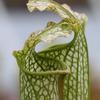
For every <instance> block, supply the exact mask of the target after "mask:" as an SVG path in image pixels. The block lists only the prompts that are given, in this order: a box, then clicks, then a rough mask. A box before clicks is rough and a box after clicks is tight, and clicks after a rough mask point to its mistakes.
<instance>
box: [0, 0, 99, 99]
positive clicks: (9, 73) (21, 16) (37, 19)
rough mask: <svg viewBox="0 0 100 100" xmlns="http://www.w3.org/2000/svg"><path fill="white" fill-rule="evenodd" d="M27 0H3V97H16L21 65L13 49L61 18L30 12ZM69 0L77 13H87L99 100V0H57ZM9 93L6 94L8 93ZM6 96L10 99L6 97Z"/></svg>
mask: <svg viewBox="0 0 100 100" xmlns="http://www.w3.org/2000/svg"><path fill="white" fill-rule="evenodd" d="M27 1H28V0H0V97H1V96H3V95H4V98H5V99H1V98H0V100H8V98H9V96H10V95H11V98H12V99H11V98H10V99H9V100H16V97H17V96H16V93H17V84H18V67H17V64H16V61H15V59H14V57H13V56H12V52H13V50H16V49H21V48H22V47H23V44H24V42H25V40H26V39H27V37H28V36H29V35H30V33H31V32H33V31H37V30H40V29H43V28H44V26H45V25H46V23H47V22H48V21H51V20H52V21H59V20H60V17H59V16H57V15H56V14H52V13H51V12H43V13H41V12H35V13H34V12H33V13H29V12H28V10H27V7H26V3H27ZM55 1H57V2H59V3H67V4H68V5H70V6H71V8H72V9H73V10H75V11H77V12H80V13H85V14H86V15H87V16H88V18H89V20H88V23H87V28H86V38H87V42H88V47H89V60H90V71H91V89H92V90H91V96H92V100H100V78H99V76H100V63H99V62H100V56H99V55H100V44H99V43H100V28H99V27H100V13H99V12H100V7H99V6H100V0H55ZM5 95H6V96H5ZM6 98H7V99H6Z"/></svg>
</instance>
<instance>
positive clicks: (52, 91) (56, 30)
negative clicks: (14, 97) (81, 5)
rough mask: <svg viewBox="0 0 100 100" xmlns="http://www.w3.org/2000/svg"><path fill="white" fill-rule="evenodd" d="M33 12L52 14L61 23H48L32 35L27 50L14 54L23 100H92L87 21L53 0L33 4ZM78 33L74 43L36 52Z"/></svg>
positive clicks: (39, 0)
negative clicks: (90, 97)
mask: <svg viewBox="0 0 100 100" xmlns="http://www.w3.org/2000/svg"><path fill="white" fill-rule="evenodd" d="M27 6H28V9H29V11H30V12H32V11H34V10H39V11H44V10H49V11H53V12H54V13H57V14H59V15H60V16H61V17H62V20H61V21H60V22H58V23H55V22H48V24H47V26H46V27H45V28H44V29H43V30H42V31H40V32H39V33H32V34H31V35H30V37H29V38H28V40H27V41H26V43H25V45H24V48H23V49H22V50H19V51H14V56H15V57H16V59H17V63H18V66H19V69H20V74H19V79H20V100H89V91H90V89H89V63H88V49H87V43H86V38H85V33H84V30H85V24H86V20H87V17H86V16H85V15H84V14H78V13H76V12H74V11H72V10H71V9H70V7H69V6H67V5H66V4H63V5H61V4H59V3H57V2H55V1H53V0H29V2H28V3H27ZM72 33H74V37H73V39H72V41H71V42H69V43H64V44H57V45H53V46H50V47H48V48H47V49H44V50H41V51H39V52H36V50H35V47H36V45H37V44H38V43H40V42H41V41H44V42H46V43H51V42H52V41H53V40H54V39H56V38H58V37H68V36H70V35H71V34H72Z"/></svg>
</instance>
